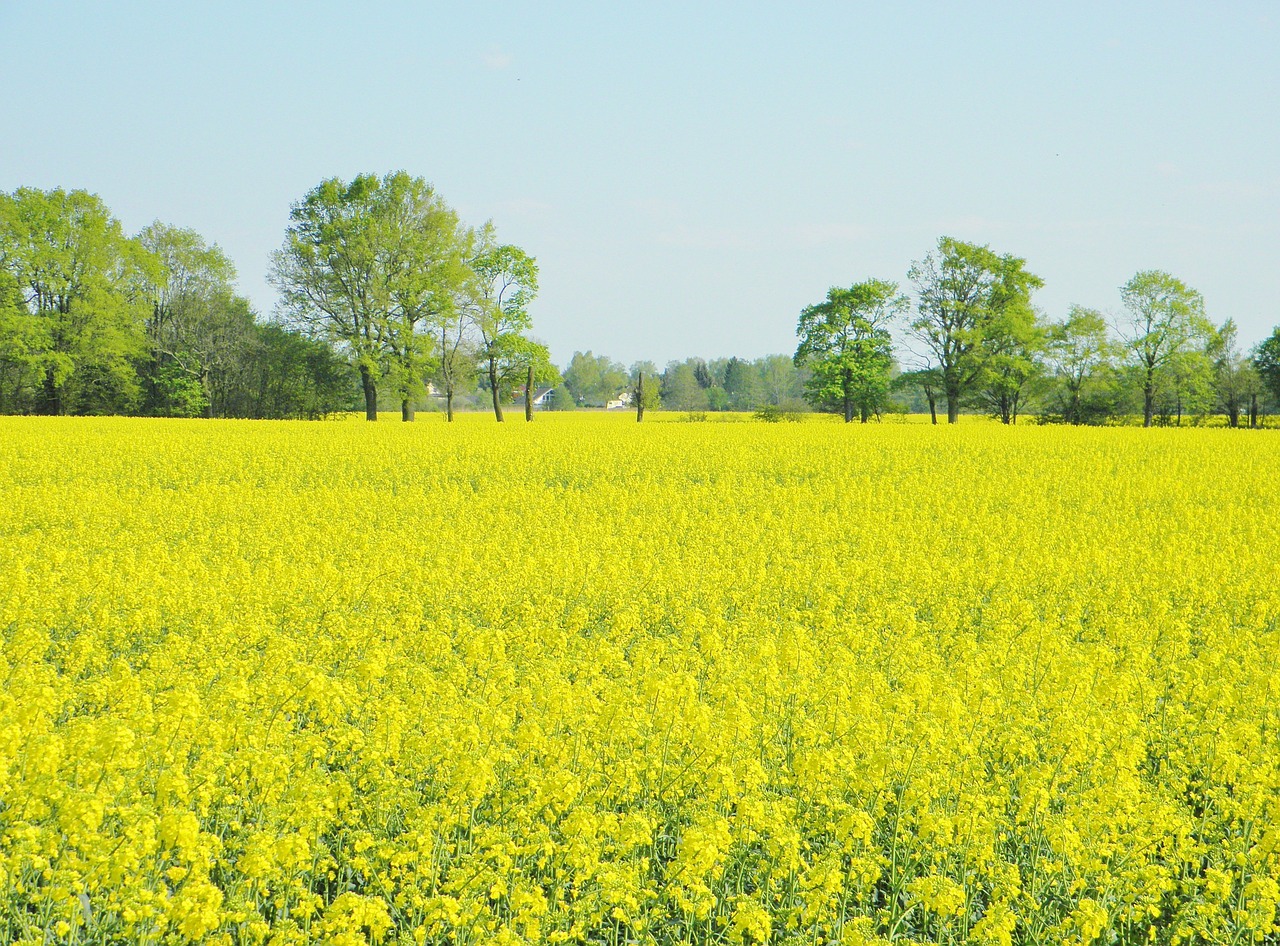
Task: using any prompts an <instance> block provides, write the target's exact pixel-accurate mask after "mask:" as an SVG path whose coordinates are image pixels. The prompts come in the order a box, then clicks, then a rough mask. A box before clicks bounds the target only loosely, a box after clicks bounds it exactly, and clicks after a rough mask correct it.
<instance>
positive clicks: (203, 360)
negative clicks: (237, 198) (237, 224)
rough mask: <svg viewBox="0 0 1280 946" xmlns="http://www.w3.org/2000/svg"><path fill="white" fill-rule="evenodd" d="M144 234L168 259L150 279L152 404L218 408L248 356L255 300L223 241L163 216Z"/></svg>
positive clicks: (159, 409) (173, 408)
mask: <svg viewBox="0 0 1280 946" xmlns="http://www.w3.org/2000/svg"><path fill="white" fill-rule="evenodd" d="M138 239H139V241H140V242H141V243H142V245H143V246H144V247H145V248H146V249H147V250H148V251H149V252H150V253H151V254H152V255H153V256H155V257H156V259H157V260H158V261H159V263H160V266H159V268H158V269H157V271H156V272H155V274H154V275H153V277H152V278H151V279H149V280H148V281H147V284H146V289H147V293H148V295H149V297H150V300H151V312H150V315H149V317H148V319H147V341H148V343H149V345H150V347H151V363H150V364H149V365H148V366H147V370H146V372H145V378H144V380H145V383H146V388H147V392H146V393H147V402H148V403H147V405H146V409H147V411H148V412H149V413H156V414H166V415H178V416H194V415H197V414H208V415H210V416H212V415H213V414H214V413H215V412H216V410H215V401H217V400H218V393H217V392H216V391H215V387H216V386H217V385H218V384H219V383H220V382H221V380H222V378H223V376H224V375H225V374H226V372H227V371H228V370H229V368H230V367H231V366H232V365H233V364H235V363H236V362H237V361H239V360H241V359H242V358H243V357H245V352H244V346H245V345H247V344H248V343H249V340H250V338H251V336H252V329H253V325H254V320H253V315H252V313H251V312H250V311H249V308H248V303H247V302H246V301H245V300H243V299H240V298H237V297H236V296H235V293H234V286H233V283H234V281H235V267H234V266H233V265H232V264H231V261H230V260H229V259H227V257H226V255H225V254H224V253H223V252H222V250H221V248H219V247H218V245H217V244H216V243H215V244H209V243H207V242H206V241H205V240H204V238H203V237H201V236H200V234H198V233H196V232H195V231H194V230H187V229H181V228H178V227H172V226H169V225H167V224H163V223H160V222H159V221H156V222H155V223H152V224H151V225H150V226H148V227H146V228H145V229H144V230H143V231H142V233H141V234H139V236H138Z"/></svg>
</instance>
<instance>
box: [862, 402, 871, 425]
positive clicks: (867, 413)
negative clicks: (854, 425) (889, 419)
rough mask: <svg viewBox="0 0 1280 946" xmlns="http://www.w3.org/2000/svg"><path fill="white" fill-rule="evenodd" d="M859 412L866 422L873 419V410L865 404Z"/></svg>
mask: <svg viewBox="0 0 1280 946" xmlns="http://www.w3.org/2000/svg"><path fill="white" fill-rule="evenodd" d="M859 413H860V414H861V415H862V422H863V423H864V424H865V423H866V422H867V421H868V420H870V419H871V411H870V410H869V409H868V408H867V407H866V406H865V405H864V406H863V407H862V408H861V409H860V410H859Z"/></svg>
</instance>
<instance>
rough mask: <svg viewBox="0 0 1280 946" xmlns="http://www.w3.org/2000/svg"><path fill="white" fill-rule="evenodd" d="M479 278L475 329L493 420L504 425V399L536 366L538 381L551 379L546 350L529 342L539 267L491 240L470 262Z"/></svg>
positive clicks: (515, 248) (519, 252) (522, 254)
mask: <svg viewBox="0 0 1280 946" xmlns="http://www.w3.org/2000/svg"><path fill="white" fill-rule="evenodd" d="M471 269H472V270H473V272H474V273H475V275H476V283H475V286H476V304H475V316H474V318H475V327H476V331H477V334H478V336H479V352H478V353H479V356H480V360H481V361H482V362H483V364H484V369H485V376H486V378H487V380H488V382H489V391H490V395H491V397H492V399H493V416H494V417H495V418H496V419H497V420H498V421H499V422H501V421H502V419H503V415H502V395H503V392H504V391H509V390H510V387H511V385H512V384H513V383H515V381H516V379H518V378H525V377H526V376H527V373H528V369H529V366H530V365H531V364H532V365H534V366H535V375H536V376H538V377H539V378H544V377H550V376H551V375H552V374H554V369H551V368H550V364H551V362H550V356H549V354H548V353H547V349H546V347H545V346H543V345H541V344H539V343H538V342H535V341H533V340H531V339H530V338H528V337H527V336H526V335H525V333H526V332H527V331H528V330H529V329H530V328H531V327H532V325H533V321H532V319H531V318H530V316H529V303H530V302H532V301H533V297H534V296H535V295H537V292H538V265H537V262H536V261H535V260H534V258H533V257H532V256H529V255H528V254H527V253H525V252H524V250H522V249H520V248H519V247H518V246H511V245H510V244H501V245H495V244H494V243H493V241H492V239H491V237H489V236H488V235H486V237H485V238H483V239H482V241H481V245H480V252H479V253H478V255H477V256H476V257H475V258H474V259H473V260H472V262H471Z"/></svg>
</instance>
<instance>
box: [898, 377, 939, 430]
mask: <svg viewBox="0 0 1280 946" xmlns="http://www.w3.org/2000/svg"><path fill="white" fill-rule="evenodd" d="M892 387H893V388H894V389H896V390H899V391H910V390H913V389H914V390H918V391H920V393H921V394H923V395H924V399H925V402H926V403H927V404H928V405H929V421H930V423H933V424H937V423H938V398H939V397H941V396H942V371H941V370H940V369H938V368H916V369H913V370H911V371H904V372H902V373H901V374H899V375H898V376H897V377H896V378H894V379H893V384H892Z"/></svg>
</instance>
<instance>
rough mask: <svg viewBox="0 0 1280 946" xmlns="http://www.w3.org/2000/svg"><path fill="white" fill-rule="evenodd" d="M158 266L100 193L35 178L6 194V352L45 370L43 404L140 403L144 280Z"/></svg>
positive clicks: (1, 239)
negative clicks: (34, 183)
mask: <svg viewBox="0 0 1280 946" xmlns="http://www.w3.org/2000/svg"><path fill="white" fill-rule="evenodd" d="M157 267H158V263H157V262H156V261H155V259H154V258H153V257H152V256H151V254H149V253H147V251H146V250H144V249H143V248H142V246H141V245H140V244H139V243H138V242H137V241H136V240H132V239H129V238H128V237H126V236H125V234H124V230H123V228H122V227H121V225H120V222H119V221H118V220H117V219H116V218H115V217H113V216H112V215H111V212H110V211H109V210H108V209H107V207H106V205H105V204H104V203H103V202H102V200H101V198H99V197H98V196H97V195H95V194H90V193H88V192H87V191H83V190H73V191H65V190H63V189H62V188H54V189H53V190H49V191H42V190H37V189H35V188H29V187H23V188H19V189H17V190H16V191H14V192H13V193H12V194H0V268H3V270H4V271H5V274H6V276H5V283H6V284H7V286H6V287H4V292H5V294H6V295H7V296H8V297H9V298H8V302H7V303H5V305H6V314H5V315H4V318H5V319H6V320H8V321H11V322H12V323H13V326H12V327H13V336H12V338H10V339H9V340H7V341H6V344H5V347H6V349H7V355H6V356H5V357H6V360H7V361H8V362H9V364H10V365H11V366H17V365H21V366H23V367H24V368H25V370H27V371H29V372H33V373H35V374H36V375H37V376H38V381H37V386H36V391H35V392H34V400H35V406H36V408H37V409H38V410H40V411H41V412H42V413H47V414H62V413H65V412H67V411H74V412H79V413H92V412H115V411H127V410H129V409H131V408H133V407H134V406H135V405H136V403H137V400H138V395H139V386H138V381H137V370H136V367H135V363H136V361H137V359H139V358H141V357H142V356H143V355H144V353H145V341H144V339H145V332H144V325H145V319H146V314H147V305H146V298H145V290H144V287H145V285H146V283H147V282H148V281H149V280H150V279H152V278H153V276H154V273H155V272H156V270H157ZM15 287H16V292H17V294H18V296H17V298H16V300H15V297H14V292H15ZM0 301H3V300H0Z"/></svg>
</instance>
